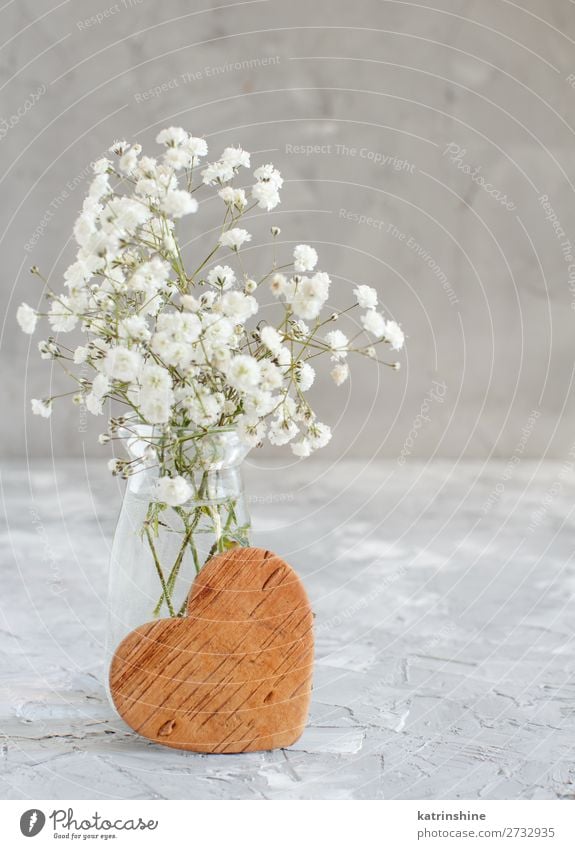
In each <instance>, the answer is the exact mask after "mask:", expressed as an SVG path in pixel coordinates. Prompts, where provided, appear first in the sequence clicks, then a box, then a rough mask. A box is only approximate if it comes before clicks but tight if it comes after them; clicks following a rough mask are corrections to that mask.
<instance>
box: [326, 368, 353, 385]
mask: <svg viewBox="0 0 575 849" xmlns="http://www.w3.org/2000/svg"><path fill="white" fill-rule="evenodd" d="M330 375H331V377H332V380H333V382H334V383H335V385H336V386H341V384H342V383H345V381H346V380H347V379H348V377H349V366H348V364H347V363H337V364H336V365H335V366H334V367H333V368H332V370H331V371H330Z"/></svg>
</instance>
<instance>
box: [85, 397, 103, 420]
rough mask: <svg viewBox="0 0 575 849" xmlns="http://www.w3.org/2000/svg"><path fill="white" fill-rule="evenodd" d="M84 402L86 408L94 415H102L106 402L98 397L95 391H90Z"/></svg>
mask: <svg viewBox="0 0 575 849" xmlns="http://www.w3.org/2000/svg"><path fill="white" fill-rule="evenodd" d="M84 403H85V405H86V409H87V410H88V412H89V413H91V414H92V415H93V416H101V415H102V413H103V410H104V404H103V402H102V399H101V398H98V396H97V395H94V393H93V392H90V393H89V394H88V395H86V397H85V399H84Z"/></svg>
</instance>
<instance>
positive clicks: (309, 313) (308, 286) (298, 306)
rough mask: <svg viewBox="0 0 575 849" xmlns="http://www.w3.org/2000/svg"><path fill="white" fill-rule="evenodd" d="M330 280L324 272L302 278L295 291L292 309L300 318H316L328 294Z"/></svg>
mask: <svg viewBox="0 0 575 849" xmlns="http://www.w3.org/2000/svg"><path fill="white" fill-rule="evenodd" d="M329 284H330V279H329V276H328V275H327V274H325V272H318V273H317V274H314V276H313V277H304V278H302V279H301V280H300V281H299V282H298V284H297V286H296V289H295V294H294V296H293V300H292V309H293V311H294V313H295V314H296V315H297V316H299V317H300V318H307V319H312V318H317V316H318V315H319V313H320V311H321V308H322V307H323V305H324V304H325V302H326V300H327V297H328V294H329Z"/></svg>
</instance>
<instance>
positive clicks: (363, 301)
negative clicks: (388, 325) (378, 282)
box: [353, 285, 377, 310]
mask: <svg viewBox="0 0 575 849" xmlns="http://www.w3.org/2000/svg"><path fill="white" fill-rule="evenodd" d="M353 294H354V295H355V297H356V298H357V302H358V304H359V306H360V307H361V308H362V310H372V309H375V307H376V306H377V292H376V291H375V289H373V288H372V287H371V286H364V285H361V286H356V287H355V289H354V290H353Z"/></svg>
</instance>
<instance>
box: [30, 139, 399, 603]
mask: <svg viewBox="0 0 575 849" xmlns="http://www.w3.org/2000/svg"><path fill="white" fill-rule="evenodd" d="M156 141H157V142H158V144H160V145H162V146H163V152H162V154H161V156H160V157H159V158H158V159H156V158H151V157H148V156H142V151H141V147H140V145H138V144H133V145H129V144H127V143H126V142H117V143H115V144H114V145H113V146H112V147H111V148H110V153H111V154H113V155H115V157H116V161H115V162H112V161H111V160H110V159H109V158H102V159H99V160H98V161H97V162H95V163H94V166H93V167H94V172H95V177H94V179H93V181H92V183H91V185H90V188H89V192H88V195H87V197H86V199H85V201H84V204H83V209H82V212H81V214H80V216H79V218H78V219H77V221H76V223H75V225H74V237H75V240H76V243H77V244H78V252H77V257H76V261H75V262H74V263H73V264H72V265H70V267H69V268H68V269H67V271H66V272H65V274H64V278H65V287H66V293H65V294H62V293H60V292H56V291H54V290H53V289H52V288H51V286H49V285H48V282H47V281H45V280H44V278H43V277H42V275H41V274H40V272H39V270H38V269H37V268H33V269H32V271H33V273H35V274H37V275H38V276H39V277H41V279H42V280H44V283H45V285H46V289H47V292H46V296H47V298H48V301H49V309H48V311H47V313H46V315H47V318H48V322H49V323H50V326H51V327H52V329H53V331H55V332H56V334H58V335H55V336H50V337H49V338H48V339H47V340H46V341H42V342H40V343H39V345H38V347H39V350H40V354H41V356H42V357H43V358H45V359H55V360H57V361H58V363H59V364H60V365H62V366H63V368H64V369H65V371H66V373H67V374H68V375H69V376H70V378H71V380H72V381H74V384H75V388H74V390H73V391H72V392H70V393H68V394H70V395H72V396H73V401H74V403H76V404H80V405H85V407H86V408H87V410H88V411H89V412H90V413H91V414H93V415H94V416H98V415H101V414H102V413H103V411H104V407H105V406H106V408H107V409H111V413H113V415H112V417H111V418H110V420H109V423H108V425H107V428H106V432H105V433H103V434H102V435H101V436H100V442H101V443H106V442H108V441H110V440H112V439H114V440H127V441H128V442H129V443H130V445H129V448H130V452H129V453H130V456H129V457H127V458H124V459H113V460H111V461H110V464H109V466H110V469H111V471H112V472H113V473H114V474H118V475H121V476H122V477H124V478H128V477H131V476H133V475H134V474H135V473H136V472H139V471H144V472H146V474H148V475H150V474H152V475H153V479H154V482H153V486H152V496H153V497H151V498H150V505H149V508H148V511H147V514H146V520H145V523H144V526H145V527H144V530H143V533H144V534H145V535H146V536H147V538H148V541H149V544H150V546H151V548H152V550H153V549H154V535H157V534H158V532H159V531H158V528H159V525H161V524H162V514H163V512H164V511H166V510H167V509H168V508H173V509H174V510H176V511H178V515H179V517H180V520H181V523H182V528H181V530H182V533H183V537H184V542H183V545H182V551H184V550H185V549H186V548H187V547H190V546H191V547H192V548H193V546H194V531H195V529H196V528H197V527H198V525H199V522H200V519H204V518H205V517H206V516H207V517H209V518H210V520H211V522H212V527H213V529H214V533H215V536H216V540H215V543H214V545H213V546H212V548H211V551H212V552H213V551H221V550H224V549H225V548H226V547H228V546H229V545H233V544H238V542H239V543H242V542H244V541H245V540H244V538H243V536H242V534H239V533H237V527H236V530H235V531H234V527H235V523H234V520H233V518H232V519H230V514H229V507H230V505H229V504H228V505H227V507H228V512H227V513H226V514H225V516H224V515H223V514H222V511H221V510H220V508H219V507H218V508H217V509H213V506H211V507H210V506H207V507H206V504H205V503H204V502H205V495H206V493H205V492H204V490H205V486H206V479H205V477H204V478H203V483H202V478H200V482H199V483H198V484H197V486H196V484H195V483H194V481H196V478H197V472H198V469H201V468H202V467H203V468H207V462H208V461H207V455H209V462H210V463H211V464H212V465H213V460H214V457H213V452H214V450H217V449H214V446H215V445H216V442H215V441H214V440H211V441H210V440H209V439H207V440H206V439H205V437H209V436H210V435H216V434H219V433H222V432H226V431H234V432H235V433H236V434H237V436H238V438H239V440H240V441H241V442H242V443H243V444H244V445H246V446H251V447H255V446H257V445H258V444H260V443H261V442H262V441H263V440H264V439H268V440H269V442H270V443H272V444H273V445H284V444H287V443H290V444H291V450H292V451H293V453H294V454H295V455H296V456H298V457H307V456H309V455H310V454H311V453H312V452H313V451H314V450H315V449H318V448H321V447H323V446H325V445H326V444H327V442H328V441H329V440H330V437H331V431H330V428H329V427H328V426H327V425H326V424H322V423H320V422H319V421H317V419H316V416H315V414H314V412H313V409H312V407H311V405H310V403H309V401H308V395H307V393H308V390H309V389H310V388H311V386H312V384H313V383H314V378H315V370H314V368H313V366H312V364H311V361H312V360H313V359H314V358H315V357H317V356H320V355H326V356H328V357H330V359H331V360H332V369H331V377H332V378H333V381H334V382H335V384H336V385H337V386H340V385H341V384H343V383H344V382H345V381H346V380H347V378H348V375H349V366H348V362H347V361H348V355H349V354H352V353H353V354H359V355H361V356H364V357H367V358H371V359H374V360H377V361H378V362H382V360H381V359H379V357H378V354H377V349H378V347H379V346H382V345H388V346H389V347H390V348H391V349H392V350H398V349H400V348H401V347H402V345H403V341H404V337H403V332H402V330H401V328H400V327H399V325H398V324H397V323H396V322H395V321H390V320H386V319H385V318H384V316H383V315H382V314H381V312H378V311H377V306H378V298H377V293H376V291H375V290H374V289H373V288H371V287H369V286H365V285H358V286H357V287H356V288H355V289H354V296H355V300H354V302H353V304H351V305H350V307H349V308H348V309H346V310H343V311H341V312H335V313H330V314H329V315H327V316H326V317H323V318H322V316H321V313H322V310H323V308H324V307H325V305H326V303H327V300H328V296H329V289H330V278H329V276H328V274H326V273H325V272H323V271H317V270H316V266H317V262H318V256H317V253H316V251H315V250H314V249H313V248H312V247H309V246H308V245H298V246H297V247H296V248H295V249H294V251H293V258H292V260H291V262H289V264H282V265H278V263H277V262H276V249H275V242H276V237H277V236H278V235H279V232H280V231H279V228H277V227H271V236H272V242H273V243H274V249H273V262H272V265H271V268H269V270H267V271H266V272H265V273H264V274H263V275H262V274H259V275H257V276H254V277H252V276H250V274H248V273H247V271H246V270H245V269H244V265H243V262H242V246H243V245H245V244H246V243H247V242H249V241H250V240H251V238H252V237H251V235H250V233H249V232H248V230H246V229H243V227H240V226H239V225H240V222H241V221H242V219H243V218H244V217H245V216H246V215H248V214H249V213H250V212H251V211H252V210H253V209H254V208H255V207H259V208H260V209H264V210H268V211H269V210H272V209H274V207H276V206H277V204H278V203H279V202H280V197H279V192H280V189H281V187H282V183H283V180H282V177H281V175H280V173H279V172H278V171H277V170H276V169H275V168H274V166H273V165H271V164H267V165H262V166H260V167H258V168H256V170H255V171H254V172H253V177H254V180H255V182H254V183H253V184H252V185H251V186H250V187H249V189H248V188H235V187H234V186H233V185H232V181H233V180H234V178H236V177H237V176H239V175H240V173H241V172H242V169H247V168H250V154H249V153H247V152H246V151H244V150H242V149H241V148H239V147H228V148H226V149H225V150H224V151H223V153H222V155H221V156H220V158H219V159H218V160H217V161H216V162H211V163H209V164H205V165H204V166H203V167H201V165H200V163H201V160H202V158H203V157H205V156H206V155H207V144H206V142H205V141H204V139H202V138H197V137H195V136H191V135H189V134H188V133H187V132H186V131H185V130H183V129H181V128H179V127H170V128H168V129H165V130H163V131H162V132H160V133H159V135H158V137H157V139H156ZM201 190H206V191H212V192H213V191H215V192H217V195H218V196H219V198H220V201H219V202H221V203H222V207H223V222H222V226H221V231H220V233H219V236H218V238H217V240H215V244H213V245H210V246H209V248H208V249H207V250H206V251H205V256H203V257H202V258H198V260H197V262H194V267H193V268H191V269H190V268H186V267H185V265H184V260H183V250H182V242H181V240H180V239H179V237H178V232H177V227H176V223H177V222H178V221H179V219H181V218H184V217H186V216H188V215H193V214H195V213H196V212H197V210H198V201H197V199H196V195H197V193H198V192H200V191H201ZM220 255H223V258H222V259H221V260H219V257H220ZM232 266H233V267H232ZM265 289H267V292H268V293H269V291H270V290H271V293H272V294H273V296H274V297H275V298H276V299H277V302H278V309H277V311H278V320H277V321H276V322H274V323H270V321H269V320H268V319H266V320H263V321H262V320H261V319H260V320H259V323H256V322H258V311H259V304H258V299H257V296H258V293H260V292H261V291H262V290H265ZM354 308H356V309H360V310H361V311H362V314H361V317H360V320H361V325H362V327H363V330H361V331H360V333H359V334H358V335H356V336H355V337H354V338H353V339H351V340H350V339H349V338H348V337H347V336H346V335H345V334H344V333H343V332H342V331H341V330H339V329H329V325H333V323H335V322H337V320H338V318H339V316H340V315H341V314H342V312H348V311H349V310H351V309H354ZM40 315H42V314H41V313H39V312H37V311H36V310H34V309H32V308H31V307H30V306H28V305H27V304H22V305H21V306H20V308H19V310H18V321H19V323H20V326H21V327H22V329H23V330H24V331H25V332H26V333H32V332H34V330H35V327H36V324H37V320H38V317H39V316H40ZM77 325H79V326H80V328H81V331H82V333H83V334H84V337H85V339H84V341H83V344H81V345H79V346H77V347H67V346H66V345H65V344H64V343H63V342H62V341H61V338H60V334H64V333H67V332H70V331H73V330H74V328H76V326H77ZM385 365H388V366H390V367H391V368H398V367H399V365H398V363H395V362H390V363H385ZM75 367H76V368H75ZM53 401H54V397H50V398H45V399H43V400H38V399H33V400H32V410H33V412H34V413H35V414H38V415H41V416H44V417H48V416H50V414H51V412H52V404H53ZM110 402H112V406H111V407H110ZM118 408H121V412H119V411H118ZM208 444H209V446H210V449H209V451H208V452H207V454H206V452H205V451H204V450H203V449H201V448H200V446H205V445H208ZM135 449H137V450H135ZM202 487H203V489H202ZM185 505H188V507H186V506H185ZM198 505H199V506H198ZM222 509H223V508H222ZM232 510H233V505H232ZM198 511H199V512H198ZM200 514H201V515H200ZM154 556H155V555H154ZM180 560H181V558H180ZM201 565H202V564H201V563H200V562H199V561H198V559H197V557H196V568H199V567H200V566H201ZM156 568H157V569H158V571H159V574H160V580H161V582H162V598H161V599H160V603H161V602H162V600H163V599H164V600H166V601H167V602H168V608H169V609H170V612H171V613H172V615H173V612H174V611H173V606H172V605H171V603H170V583H173V582H171V580H170V578H169V577H165V575H164V570H163V567H162V564H160V563H156ZM178 568H179V567H178ZM170 574H172V573H170ZM158 609H159V608H158Z"/></svg>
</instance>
